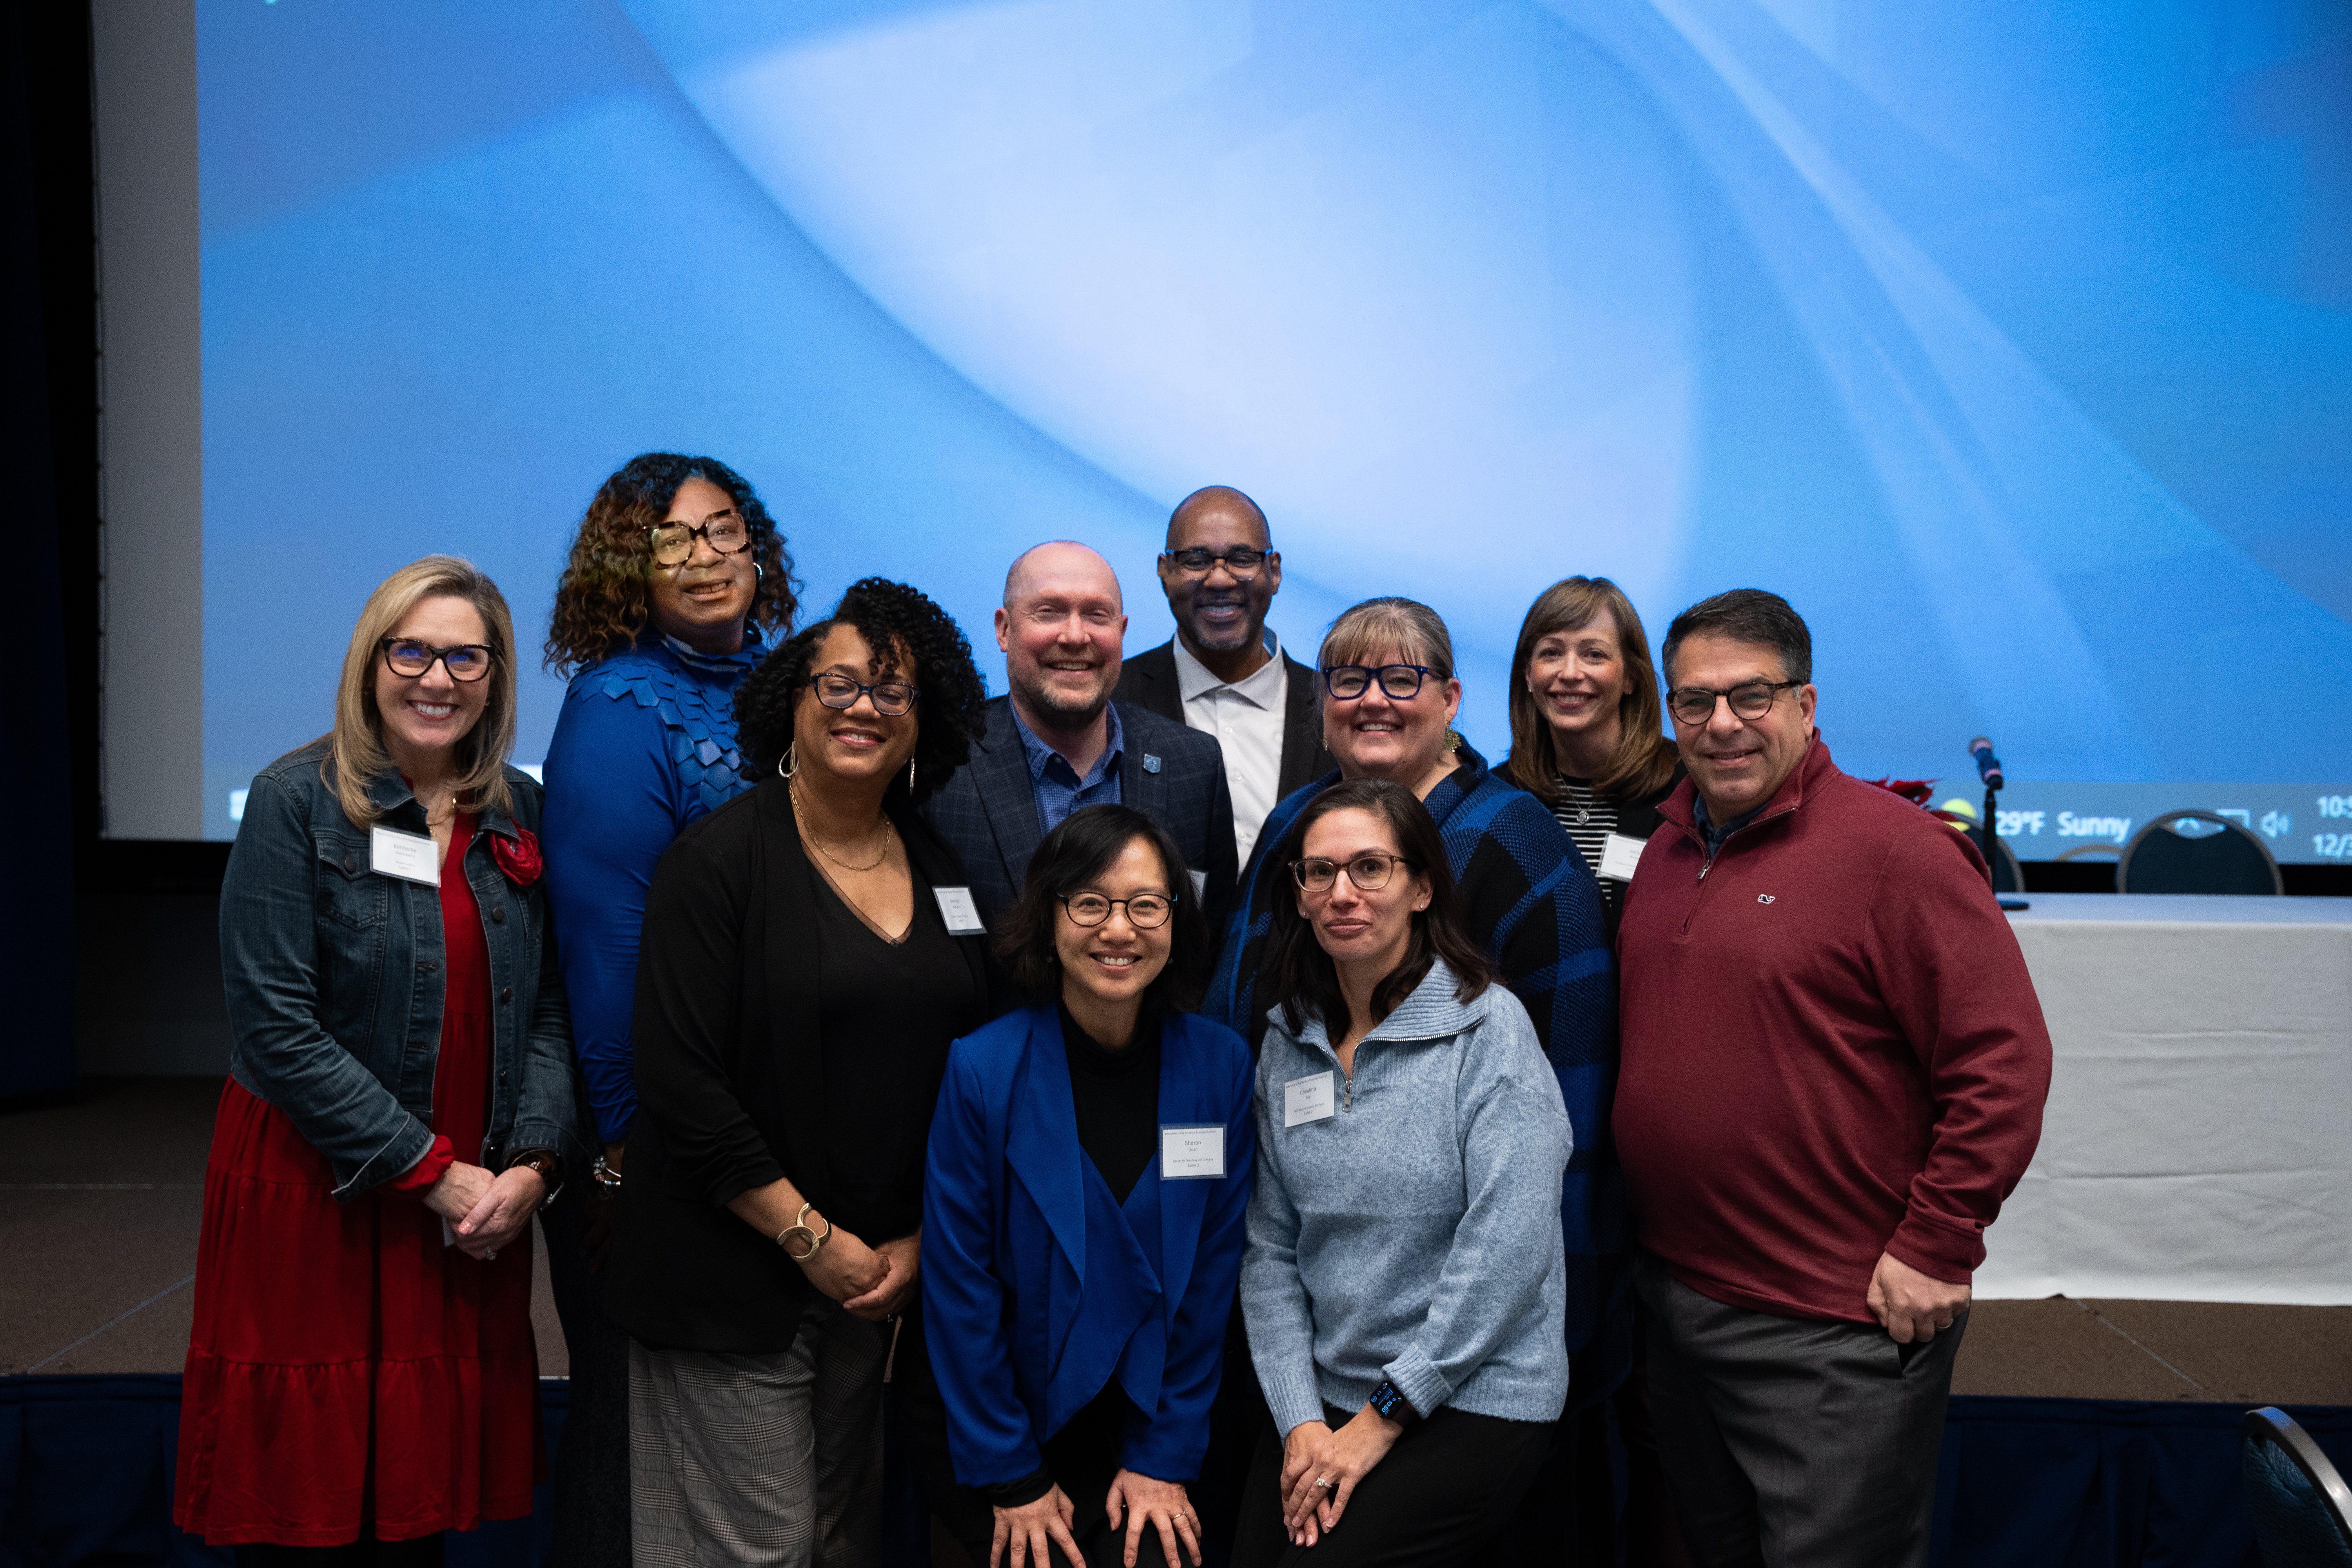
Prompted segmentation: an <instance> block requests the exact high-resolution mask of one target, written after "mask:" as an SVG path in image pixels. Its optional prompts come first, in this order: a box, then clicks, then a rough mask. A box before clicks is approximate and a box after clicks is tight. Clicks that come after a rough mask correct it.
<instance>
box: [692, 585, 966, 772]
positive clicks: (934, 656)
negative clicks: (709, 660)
mask: <svg viewBox="0 0 2352 1568" xmlns="http://www.w3.org/2000/svg"><path fill="white" fill-rule="evenodd" d="M835 626H853V627H855V628H856V631H857V633H858V635H859V636H860V637H864V638H865V639H866V646H867V647H871V648H872V649H873V650H874V655H875V658H877V659H878V660H879V661H880V665H881V668H882V670H883V671H884V672H885V673H888V674H904V673H905V671H904V670H902V669H901V666H902V665H911V666H913V671H912V673H913V677H914V682H915V690H916V696H915V720H916V738H915V782H914V786H913V788H912V790H911V791H910V790H909V789H908V784H907V781H906V780H904V779H898V780H895V781H894V782H893V783H892V784H891V785H890V789H889V793H888V794H887V795H884V796H883V798H884V800H886V801H905V802H907V803H908V804H910V805H919V804H921V802H922V801H923V800H925V799H926V798H927V797H929V795H930V794H931V792H932V791H933V790H936V789H938V788H939V787H940V785H941V784H945V783H947V782H948V780H949V779H950V778H951V777H953V776H954V775H955V771H956V770H957V769H958V768H961V766H963V765H964V763H965V762H966V761H967V760H969V759H970V758H971V743H972V742H973V741H974V740H976V739H977V738H978V737H979V736H980V735H981V733H982V731H983V729H984V728H985V726H986V705H987V702H988V683H987V682H986V681H985V680H983V679H981V674H980V668H979V667H978V666H977V665H975V664H973V663H972V661H971V643H970V642H969V641H968V640H966V638H965V637H964V635H963V628H962V627H961V626H957V625H956V624H955V621H954V620H953V619H952V618H951V617H950V616H949V615H948V613H947V612H946V611H945V610H942V609H940V607H939V606H938V605H935V604H933V603H931V601H930V600H929V599H928V598H926V597H925V596H924V595H923V594H922V593H921V591H920V590H919V589H915V588H910V587H908V586H907V584H904V583H893V582H891V581H890V580H889V579H888V578H887V577H862V578H860V579H858V580H857V581H856V582H855V583H852V584H850V585H849V591H848V592H847V593H845V594H844V595H842V596H841V603H840V604H838V605H835V606H834V607H833V614H831V615H830V616H826V617H825V618H824V620H821V621H819V622H817V623H816V624H815V625H814V626H808V627H805V628H803V630H802V631H800V632H799V633H798V634H796V635H795V636H794V637H793V638H792V639H791V640H790V641H788V642H786V643H785V644H784V645H783V646H782V647H779V648H778V649H776V651H775V652H773V653H772V654H770V655H769V656H768V657H767V658H765V659H763V660H761V664H760V668H758V669H755V670H753V671H752V672H751V679H748V680H746V681H744V682H743V684H742V686H741V687H740V689H738V690H737V691H736V693H735V738H736V742H737V743H738V744H739V745H740V746H741V747H742V749H743V767H744V770H745V773H746V775H747V776H750V777H765V776H766V775H767V773H769V772H770V771H771V770H772V769H773V768H774V767H775V766H776V764H777V763H778V762H780V761H781V760H782V757H783V754H784V751H785V748H786V747H788V746H790V745H791V744H792V743H793V715H794V714H796V713H797V712H798V711H799V710H800V705H801V703H802V701H803V700H809V701H814V700H815V697H814V694H813V693H812V692H811V691H810V690H809V668H810V666H811V665H813V664H814V662H815V659H816V650H817V645H818V644H820V643H822V642H824V635H825V634H826V633H827V632H829V631H831V630H833V629H834V627H835Z"/></svg>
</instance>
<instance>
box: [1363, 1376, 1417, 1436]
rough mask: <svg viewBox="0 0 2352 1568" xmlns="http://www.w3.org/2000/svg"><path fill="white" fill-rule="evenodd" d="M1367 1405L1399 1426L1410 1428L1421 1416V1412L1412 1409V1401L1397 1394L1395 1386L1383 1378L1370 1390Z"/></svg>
mask: <svg viewBox="0 0 2352 1568" xmlns="http://www.w3.org/2000/svg"><path fill="white" fill-rule="evenodd" d="M1369 1403H1370V1405H1371V1407H1372V1408H1373V1409H1374V1410H1376V1411H1378V1412H1379V1413H1380V1414H1381V1415H1385V1416H1387V1417H1388V1418H1389V1419H1390V1420H1391V1421H1394V1422H1396V1423H1398V1424H1399V1425H1401V1426H1412V1423H1413V1422H1414V1421H1415V1420H1417V1419H1418V1418H1419V1417H1420V1415H1421V1412H1420V1411H1418V1410H1415V1409H1414V1408H1413V1407H1412V1400H1410V1399H1407V1398H1406V1397H1405V1396H1404V1395H1403V1394H1400V1393H1398V1392H1397V1385H1396V1384H1393V1383H1391V1382H1390V1381H1389V1380H1388V1379H1387V1378H1385V1377H1384V1378H1382V1379H1381V1385H1380V1386H1379V1387H1378V1388H1375V1389H1374V1390H1372V1397H1371V1399H1370V1401H1369Z"/></svg>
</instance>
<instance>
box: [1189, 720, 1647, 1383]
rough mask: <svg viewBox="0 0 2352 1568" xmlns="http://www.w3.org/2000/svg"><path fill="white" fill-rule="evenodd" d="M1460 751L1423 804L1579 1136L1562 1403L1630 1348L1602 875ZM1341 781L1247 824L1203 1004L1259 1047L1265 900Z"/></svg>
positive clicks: (1613, 992) (1613, 996) (1613, 1371)
mask: <svg viewBox="0 0 2352 1568" xmlns="http://www.w3.org/2000/svg"><path fill="white" fill-rule="evenodd" d="M1455 755H1456V758H1457V760H1458V763H1459V765H1458V766H1456V767H1455V769H1454V772H1452V773H1448V774H1447V775H1446V776H1445V777H1444V778H1443V779H1441V780H1440V781H1439V782H1438V784H1437V787H1435V788H1434V789H1433V790H1431V791H1430V792H1429V799H1428V801H1427V802H1426V803H1425V804H1426V805H1428V807H1429V814H1430V816H1433V817H1434V818H1436V820H1437V830H1438V833H1439V835H1440V836H1441V837H1443V838H1444V841H1445V856H1446V860H1447V863H1448V864H1449V865H1451V867H1452V868H1453V870H1454V881H1455V883H1456V884H1457V886H1458V889H1459V892H1460V907H1461V910H1462V914H1463V923H1464V925H1465V927H1466V928H1467V929H1468V931H1469V932H1470V933H1471V935H1472V936H1473V937H1475V938H1479V939H1482V940H1483V942H1484V945H1485V947H1486V952H1487V955H1488V956H1489V957H1491V958H1492V959H1494V961H1495V963H1496V968H1498V969H1499V970H1500V971H1501V973H1502V977H1503V984H1504V985H1505V986H1507V988H1508V989H1509V990H1510V992H1511V994H1513V995H1514V996H1517V998H1518V999H1519V1001H1520V1003H1521V1004H1522V1005H1524V1006H1525V1007H1526V1008H1527V1010H1528V1017H1529V1018H1531V1019H1533V1020H1534V1021H1535V1026H1536V1035H1537V1037H1538V1039H1539V1040H1540V1041H1541V1042H1542V1044H1543V1049H1544V1055H1545V1056H1546V1057H1547V1058H1549V1059H1550V1061H1551V1066H1552V1071H1553V1072H1554V1073H1556V1074H1557V1075H1558V1076H1559V1089H1560V1094H1561V1096H1562V1097H1563V1098H1564V1099H1566V1100H1567V1101H1568V1119H1569V1123H1570V1126H1571V1127H1572V1128H1573V1130H1574V1131H1575V1136H1576V1147H1575V1149H1574V1151H1573V1152H1571V1153H1570V1156H1569V1163H1568V1173H1567V1174H1566V1176H1565V1177H1564V1178H1563V1179H1562V1183H1561V1189H1560V1204H1559V1226H1560V1233H1561V1236H1562V1237H1563V1239H1564V1240H1565V1242H1566V1244H1567V1249H1568V1352H1569V1354H1570V1357H1572V1358H1576V1359H1575V1360H1574V1361H1573V1362H1572V1363H1571V1364H1572V1367H1573V1372H1572V1374H1571V1380H1570V1387H1569V1408H1570V1410H1571V1411H1573V1410H1575V1409H1578V1408H1579V1407H1580V1406H1582V1405H1588V1404H1590V1403H1591V1401H1592V1400H1594V1399H1596V1398H1598V1397H1600V1396H1601V1395H1603V1394H1607V1393H1609V1392H1610V1390H1612V1388H1614V1387H1615V1386H1616V1385H1617V1384H1618V1383H1619V1382H1620V1381H1621V1380H1622V1378H1623V1376H1624V1373H1625V1369H1626V1366H1627V1363H1628V1358H1629V1356H1630V1354H1631V1352H1632V1322H1631V1306H1630V1302H1629V1300H1628V1299H1627V1297H1626V1294H1625V1289H1624V1265H1625V1261H1626V1258H1627V1255H1628V1253H1629V1252H1630V1251H1631V1248H1632V1229H1633V1227H1632V1226H1631V1224H1630V1223H1629V1221H1628V1219H1627V1215H1626V1210H1625V1186H1624V1178H1623V1176H1622V1173H1621V1172H1620V1171H1619V1169H1618V1166H1617V1156H1616V1151H1615V1148H1614V1146H1613V1145H1612V1142H1611V1141H1610V1136H1609V1107H1610V1102H1611V1101H1612V1100H1613V1099H1614V1098H1615V1096H1616V1092H1617V977H1616V973H1615V965H1614V964H1613V963H1612V961H1611V959H1610V954H1609V948H1608V945H1607V942H1606V941H1605V939H1604V938H1603V936H1602V934H1601V930H1602V927H1601V889H1600V886H1599V884H1597V883H1596V882H1594V881H1593V879H1592V873H1591V871H1590V870H1588V869H1587V868H1586V867H1585V864H1584V858H1583V857H1582V856H1580V855H1579V854H1578V853H1577V852H1576V846H1575V845H1574V843H1572V842H1571V841H1570V838H1569V837H1568V834H1567V832H1566V831H1565V830H1564V829H1563V828H1561V826H1560V825H1559V820H1558V819H1557V818H1555V817H1554V816H1552V814H1551V813H1550V812H1549V811H1548V810H1546V809H1545V807H1544V805H1543V803H1542V802H1540V801H1538V800H1537V799H1536V797H1535V796H1533V795H1528V794H1527V793H1526V792H1525V791H1523V790H1519V789H1516V788H1514V787H1513V786H1511V785H1510V784H1506V783H1504V782H1503V780H1501V779H1499V778H1497V777H1496V776H1495V774H1493V773H1490V772H1488V771H1487V768H1486V758H1484V757H1482V756H1480V755H1479V754H1478V753H1477V752H1476V751H1475V750H1474V749H1473V748H1472V747H1470V746H1469V745H1468V744H1467V743H1466V742H1465V744H1464V745H1463V747H1462V749H1461V750H1460V751H1459V752H1456V753H1455ZM1338 783H1339V773H1338V772H1337V771H1334V772H1331V773H1326V774H1324V775H1323V776H1322V777H1321V778H1319V779H1317V780H1316V781H1315V782H1314V783H1312V784H1307V786H1306V787H1305V788H1303V789H1299V790H1297V791H1295V792H1294V793H1292V794H1291V795H1286V796H1285V797H1284V799H1283V800H1282V801H1281V803H1280V804H1279V805H1276V807H1275V808H1274V814H1273V815H1272V816H1268V817H1267V818H1266V821H1265V829H1264V830H1263V831H1262V832H1260V833H1259V835H1258V840H1257V847H1256V851H1255V853H1254V854H1253V855H1252V856H1251V857H1250V864H1249V869H1248V870H1247V871H1246V872H1244V875H1243V878H1242V885H1243V888H1244V890H1245V897H1246V901H1245V902H1243V903H1241V904H1239V905H1238V907H1236V908H1235V910H1234V913H1233V915H1232V917H1231V918H1230V919H1229V920H1228V921H1227V922H1226V926H1225V934H1224V945H1223V951H1222V952H1219V954H1218V957H1217V967H1216V973H1215V974H1214V976H1213V978H1212V980H1211V981H1210V984H1209V995H1208V1000H1207V1001H1206V1002H1205V1003H1203V1004H1202V1008H1201V1011H1202V1014H1203V1015H1204V1016H1208V1017H1211V1018H1213V1019H1215V1020H1216V1021H1217V1022H1219V1023H1221V1024H1223V1025H1224V1026H1226V1027H1227V1028H1230V1029H1232V1030H1233V1031H1234V1033H1236V1034H1238V1035H1240V1036H1241V1037H1242V1038H1244V1039H1245V1040H1247V1041H1248V1042H1249V1044H1250V1049H1251V1050H1252V1051H1253V1052H1255V1050H1256V1049H1257V1047H1258V1044H1259V1042H1260V1041H1261V1040H1262V1039H1264V1037H1265V1016H1266V1013H1267V1010H1268V1005H1267V1004H1266V1003H1265V1001H1263V1000H1262V999H1261V998H1262V986H1263V983H1264V981H1265V965H1266V963H1267V961H1268V957H1269V954H1268V952H1267V951H1266V950H1267V938H1268V937H1269V936H1270V935H1271V934H1272V929H1273V923H1274V916H1273V910H1272V903H1273V900H1275V899H1276V898H1277V897H1281V896H1283V895H1284V893H1285V891H1286V888H1285V883H1284V879H1283V870H1282V868H1283V867H1284V866H1285V865H1286V863H1287V862H1288V860H1289V859H1290V858H1291V856H1292V855H1293V854H1295V853H1296V852H1297V847H1296V846H1295V845H1292V844H1291V843H1290V842H1289V840H1290V839H1291V837H1293V832H1292V830H1293V828H1294V827H1295V826H1296V825H1297V821H1298V815H1299V813H1300V812H1302V811H1304V810H1305V809H1306V808H1307V802H1309V801H1311V800H1313V799H1314V798H1315V797H1316V796H1317V795H1320V794H1321V793H1322V792H1323V791H1325V790H1327V789H1328V788H1330V787H1331V786H1332V785H1333V784H1338Z"/></svg>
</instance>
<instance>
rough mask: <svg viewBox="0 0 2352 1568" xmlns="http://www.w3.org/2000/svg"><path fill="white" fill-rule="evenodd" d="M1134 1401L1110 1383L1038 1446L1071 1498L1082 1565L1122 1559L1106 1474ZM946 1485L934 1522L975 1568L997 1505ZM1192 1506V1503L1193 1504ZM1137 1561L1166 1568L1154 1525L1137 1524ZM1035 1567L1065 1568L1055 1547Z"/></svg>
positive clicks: (1182, 1558)
mask: <svg viewBox="0 0 2352 1568" xmlns="http://www.w3.org/2000/svg"><path fill="white" fill-rule="evenodd" d="M1133 1408H1134V1406H1133V1405H1129V1403H1128V1402H1127V1400H1126V1399H1125V1397H1124V1396H1122V1395H1121V1394H1119V1392H1118V1384H1116V1383H1113V1384H1111V1386H1110V1387H1109V1388H1108V1389H1105V1390H1104V1391H1103V1392H1102V1393H1101V1394H1097V1395H1096V1396H1095V1398H1094V1399H1093V1400H1091V1401H1090V1402H1088V1404H1087V1406H1086V1407H1085V1408H1084V1409H1082V1410H1080V1411H1079V1412H1078V1413H1077V1414H1076V1415H1073V1416H1071V1417H1070V1419H1069V1420H1068V1422H1067V1423H1066V1424H1065V1425H1064V1426H1063V1427H1062V1429H1061V1430H1060V1431H1058V1432H1056V1433H1055V1434H1054V1435H1053V1436H1051V1437H1050V1438H1048V1439H1046V1441H1045V1446H1044V1448H1043V1454H1042V1457H1043V1458H1044V1460H1045V1471H1046V1473H1047V1474H1048V1475H1050V1476H1052V1477H1053V1478H1054V1484H1055V1485H1056V1486H1058V1487H1060V1488H1061V1489H1062V1495H1063V1496H1065V1497H1066V1498H1068V1499H1069V1500H1070V1505H1071V1508H1072V1510H1074V1511H1073V1513H1072V1517H1071V1520H1070V1534H1071V1535H1072V1537H1074V1538H1075V1539H1076V1542H1077V1543H1078V1550H1079V1551H1080V1552H1084V1553H1085V1554H1086V1559H1087V1568H1122V1565H1123V1564H1124V1563H1126V1561H1127V1528H1126V1527H1127V1523H1128V1521H1127V1520H1126V1519H1124V1518H1122V1519H1121V1520H1120V1521H1119V1528H1118V1529H1117V1530H1113V1529H1112V1528H1111V1526H1110V1516H1109V1514H1108V1512H1107V1511H1106V1510H1104V1508H1103V1499H1104V1498H1105V1497H1106V1496H1107V1495H1108V1493H1109V1491H1110V1483H1111V1478H1112V1477H1114V1476H1116V1475H1118V1447H1119V1441H1120V1437H1121V1436H1122V1434H1123V1433H1124V1431H1125V1430H1126V1426H1127V1418H1128V1415H1129V1412H1130V1411H1131V1410H1133ZM952 1490H953V1494H954V1495H953V1496H952V1498H951V1499H950V1501H949V1503H948V1505H947V1506H946V1507H944V1508H939V1509H937V1510H936V1511H937V1512H938V1514H939V1518H940V1523H941V1524H943V1525H945V1526H946V1527H947V1530H948V1533H949V1534H950V1535H953V1536H954V1537H955V1538H956V1541H957V1542H958V1543H959V1544H961V1546H962V1547H963V1549H964V1553H965V1555H967V1556H969V1557H970V1558H971V1560H972V1563H974V1564H975V1565H976V1568H987V1565H988V1549H989V1545H990V1543H991V1542H992V1539H993V1538H994V1536H995V1533H996V1510H995V1509H993V1508H992V1507H991V1506H990V1505H989V1502H988V1500H986V1499H985V1498H983V1497H982V1496H981V1494H980V1493H979V1492H977V1491H975V1490H973V1489H971V1488H970V1487H963V1486H958V1487H954V1488H953V1489H952ZM1193 1506H1194V1508H1195V1510H1197V1509H1198V1507H1199V1505H1198V1504H1197V1503H1196V1504H1194V1505H1193ZM1173 1544H1174V1545H1175V1548H1176V1561H1177V1562H1178V1563H1181V1564H1182V1568H1192V1555H1191V1553H1189V1552H1186V1551H1185V1549H1184V1543H1183V1542H1182V1540H1181V1538H1180V1539H1179V1540H1177V1541H1176V1542H1174V1543H1173ZM1005 1561H1006V1562H1008V1563H1009V1562H1011V1561H1012V1559H1011V1558H1010V1557H1007V1558H1006V1559H1005ZM1135 1562H1136V1568H1167V1563H1168V1548H1167V1547H1165V1546H1163V1545H1161V1544H1160V1529H1159V1527H1158V1526H1157V1525H1150V1524H1147V1525H1145V1526H1144V1527H1143V1533H1142V1534H1141V1536H1140V1537H1139V1538H1138V1540H1137V1542H1136V1552H1135ZM1041 1568H1067V1565H1066V1562H1065V1560H1064V1558H1063V1556H1062V1552H1061V1551H1060V1549H1059V1548H1055V1549H1054V1550H1053V1551H1052V1552H1050V1553H1049V1562H1048V1563H1047V1564H1045V1565H1041Z"/></svg>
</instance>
